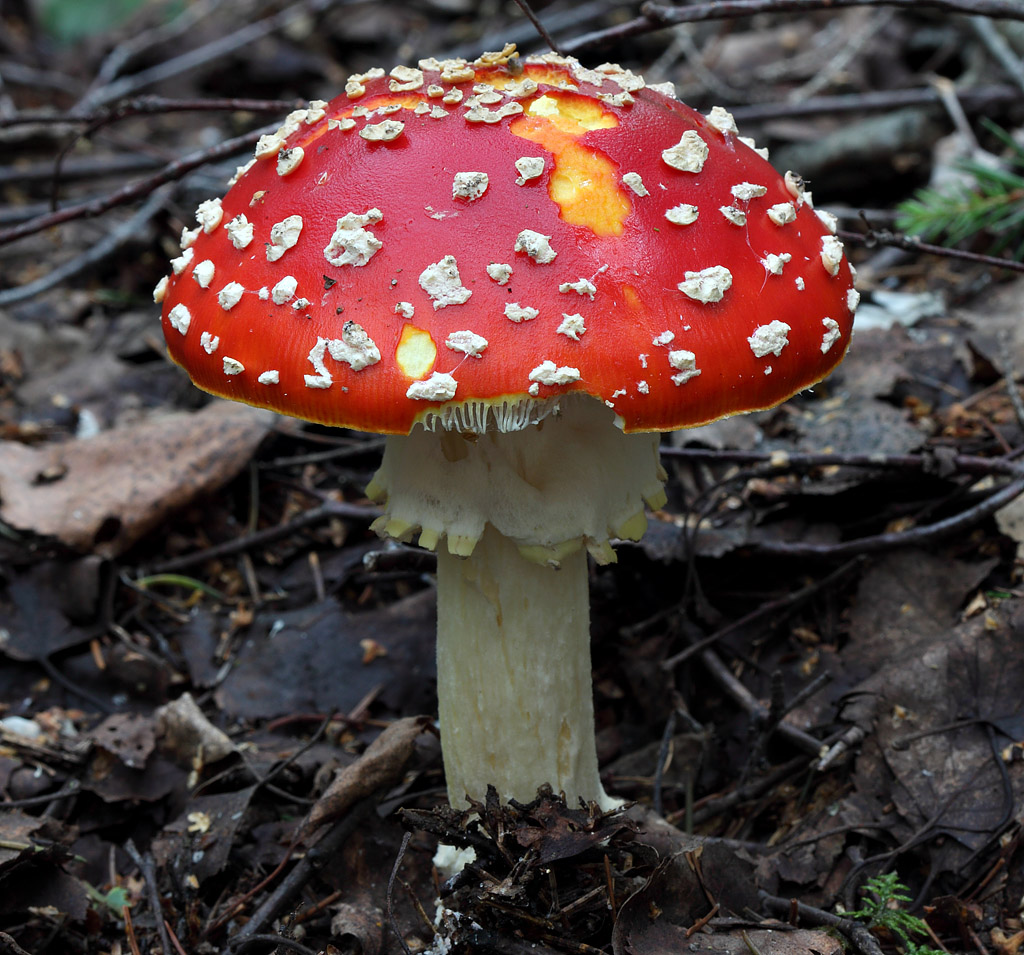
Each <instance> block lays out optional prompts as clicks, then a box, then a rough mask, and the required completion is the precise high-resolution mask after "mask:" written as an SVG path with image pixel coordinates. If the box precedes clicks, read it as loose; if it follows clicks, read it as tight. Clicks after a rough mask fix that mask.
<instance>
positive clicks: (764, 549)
mask: <svg viewBox="0 0 1024 955" xmlns="http://www.w3.org/2000/svg"><path fill="white" fill-rule="evenodd" d="M662 454H663V455H664V456H665V457H674V458H691V459H692V460H702V459H703V460H707V459H709V458H710V459H717V460H719V461H722V462H725V461H731V462H733V463H748V464H756V463H761V464H766V465H768V466H769V470H777V469H789V468H794V469H800V468H814V467H822V466H825V465H826V464H828V463H831V464H832V465H845V466H847V467H866V468H885V469H893V468H907V469H917V470H921V471H926V472H927V471H932V472H940V471H942V469H943V468H948V469H949V470H950V472H951V473H955V472H957V471H963V472H966V473H972V474H979V475H984V474H1004V475H1008V476H1012V477H1013V480H1012V481H1010V482H1009V483H1008V484H1006V485H1005V486H1004V487H1002V488H1001V489H1000V490H998V491H995V492H994V493H992V494H990V495H989V496H988V497H986V498H985V499H984V500H982V501H980V502H979V503H978V504H975V505H974V506H973V507H969V508H968V509H967V510H965V511H961V512H960V513H959V514H955V515H953V516H952V517H948V518H945V519H943V520H940V521H935V522H934V523H932V524H923V525H921V526H920V527H913V528H911V529H910V530H905V531H897V532H894V533H886V534H875V535H873V536H870V537H860V538H857V539H856V540H851V541H842V542H840V543H837V544H813V543H806V542H786V541H753V542H751V543H750V544H748V545H745V546H746V547H748V548H749V549H750V550H751V551H753V552H755V553H762V554H776V555H778V556H784V557H816V558H822V559H829V560H834V559H841V558H845V557H855V556H857V555H859V554H869V553H882V552H884V551H889V550H896V549H898V548H903V547H919V546H922V545H925V544H932V543H934V542H936V541H938V540H942V539H944V538H946V537H950V536H952V535H954V534H958V533H960V532H962V531H964V530H967V529H968V528H970V527H974V526H975V525H977V524H978V523H980V522H981V521H983V520H985V519H986V518H988V517H990V516H991V515H992V514H994V513H995V512H996V511H998V510H1000V509H1001V508H1003V507H1006V505H1007V504H1009V503H1010V502H1011V501H1012V500H1014V499H1015V498H1017V497H1018V496H1019V495H1020V494H1022V493H1024V468H1022V467H1021V465H1020V464H1018V463H1016V462H1015V461H1014V460H1013V457H1015V456H1016V452H1015V454H1014V455H1005V456H1003V457H1001V458H979V457H974V456H970V455H952V456H951V457H950V459H949V460H940V459H939V458H938V457H936V456H935V455H915V454H905V455H884V454H780V455H777V456H773V455H772V454H769V453H761V452H757V451H737V452H732V451H724V452H721V451H719V452H716V451H706V450H697V449H688V448H662Z"/></svg>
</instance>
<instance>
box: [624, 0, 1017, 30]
mask: <svg viewBox="0 0 1024 955" xmlns="http://www.w3.org/2000/svg"><path fill="white" fill-rule="evenodd" d="M845 7H881V8H885V7H896V8H897V9H903V10H914V11H917V10H920V9H921V8H922V7H925V8H931V9H933V10H942V11H944V12H946V13H965V14H973V15H975V16H985V17H991V18H993V19H1005V20H1024V7H1022V6H1021V5H1020V3H1018V2H1017V0H716V2H713V3H695V4H693V5H692V6H689V7H666V6H664V5H663V4H660V3H645V4H644V5H643V6H642V7H641V8H640V10H641V13H643V15H644V16H645V17H646V18H647V19H649V20H656V21H658V22H659V23H662V24H664V25H666V26H669V25H673V24H676V23H700V22H702V21H705V20H726V19H730V20H731V19H733V18H735V17H752V16H755V15H756V14H760V13H807V12H808V11H810V10H830V11H831V10H841V9H843V8H845Z"/></svg>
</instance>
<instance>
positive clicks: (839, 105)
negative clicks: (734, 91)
mask: <svg viewBox="0 0 1024 955" xmlns="http://www.w3.org/2000/svg"><path fill="white" fill-rule="evenodd" d="M956 96H957V99H958V100H959V102H960V105H961V106H963V107H964V109H966V110H969V111H971V112H984V111H986V110H989V109H991V108H992V107H993V106H996V105H998V104H1002V103H1018V102H1020V90H1019V89H1017V88H1016V87H1013V86H1009V85H998V86H976V87H973V88H970V89H958V90H957V93H956ZM940 102H941V100H940V97H939V93H938V91H937V90H936V89H935V88H934V87H920V88H917V89H906V90H867V91H865V92H863V93H842V94H838V95H835V96H812V97H811V98H809V99H805V100H801V101H799V102H790V101H788V100H785V101H782V102H772V103H755V104H752V105H749V106H732V107H730V112H731V113H732V114H733V116H734V118H735V119H736V122H737V123H740V124H743V123H757V122H763V121H765V120H769V119H781V118H789V117H796V116H835V115H837V114H843V113H867V112H876V111H877V112H882V111H885V112H887V111H890V110H898V109H904V108H906V107H908V106H932V105H937V104H939V103H940Z"/></svg>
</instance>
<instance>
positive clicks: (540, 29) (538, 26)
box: [516, 0, 562, 53]
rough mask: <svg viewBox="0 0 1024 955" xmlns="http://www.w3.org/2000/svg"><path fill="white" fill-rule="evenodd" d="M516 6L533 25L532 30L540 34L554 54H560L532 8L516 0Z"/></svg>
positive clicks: (525, 0)
mask: <svg viewBox="0 0 1024 955" xmlns="http://www.w3.org/2000/svg"><path fill="white" fill-rule="evenodd" d="M516 6H518V7H519V9H520V10H522V11H523V13H524V14H525V15H526V19H527V20H529V21H530V23H532V24H533V28H534V29H535V30H536V31H537V32H538V33H539V34H540V38H541V39H542V40H543V41H544V42H545V43H546V44H547V45H548V46H549V47H551V49H552V50H554V51H555V53H561V52H562V51H561V50H560V49H559V48H558V46H557V44H556V43H555V41H554V40H553V39H552V38H551V34H550V33H548V31H547V29H546V28H545V26H544V24H543V23H541V22H540V17H538V16H537V14H536V13H534V12H533V7H531V6H530V4H529V3H528V2H527V0H516Z"/></svg>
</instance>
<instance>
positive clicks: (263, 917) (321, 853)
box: [204, 797, 377, 944]
mask: <svg viewBox="0 0 1024 955" xmlns="http://www.w3.org/2000/svg"><path fill="white" fill-rule="evenodd" d="M376 805H377V800H376V799H375V798H374V797H371V798H368V799H364V800H363V801H362V802H359V803H357V804H356V805H355V806H353V807H352V809H351V810H350V811H349V813H348V814H347V815H346V816H344V817H343V818H342V819H341V820H340V821H339V822H337V823H336V824H335V825H334V826H333V828H331V829H329V830H328V831H327V832H326V833H325V834H324V837H323V838H322V839H320V840H319V842H317V843H316V845H314V846H313V847H312V848H311V849H310V850H309V851H308V852H307V853H306V854H305V855H304V856H303V857H302V858H301V859H299V861H298V862H297V863H296V864H295V866H294V867H293V868H292V870H291V871H290V872H289V873H288V875H287V876H286V877H285V878H284V879H282V880H281V884H280V885H278V887H277V888H276V889H275V890H274V891H273V892H272V893H271V894H270V895H269V896H268V897H267V898H266V899H265V900H264V901H263V903H262V904H261V905H260V906H259V908H257V909H256V911H255V912H253V914H252V916H251V917H250V918H249V921H248V922H246V923H245V925H243V926H242V928H241V929H239V931H238V932H236V933H235V936H234V938H233V940H232V943H231V944H237V942H238V941H240V940H241V939H248V938H250V937H252V936H253V935H256V934H258V933H259V932H260V930H261V929H262V928H263V927H264V926H266V925H268V924H269V923H270V922H271V921H272V920H273V919H275V918H276V917H277V916H278V914H279V913H280V912H281V911H282V910H283V909H285V908H287V907H288V906H289V905H290V904H291V902H292V900H293V899H294V898H295V896H296V895H298V894H299V893H300V892H301V891H302V888H303V886H304V885H306V883H307V882H309V880H310V879H311V878H312V877H313V876H314V874H315V873H316V871H317V869H319V868H322V867H323V866H324V865H325V864H326V863H327V861H328V860H329V859H330V858H332V857H333V856H334V855H336V854H337V852H338V850H339V849H340V848H341V846H342V845H344V844H345V842H347V841H348V838H349V837H350V836H351V835H352V833H353V832H355V831H356V829H358V828H359V827H360V826H361V825H362V824H363V823H364V822H365V820H366V817H367V816H369V815H370V812H371V811H372V810H373V808H374V807H375V806H376ZM292 848H294V846H292ZM290 857H291V851H289V852H288V854H287V855H286V856H285V858H284V860H282V862H281V864H280V865H278V866H277V868H276V869H275V870H274V871H273V872H272V873H271V874H270V875H269V876H268V877H267V878H266V879H264V880H263V882H262V883H261V884H260V885H259V886H256V887H255V888H253V889H251V890H250V891H249V892H247V893H246V896H245V898H243V899H241V900H239V902H237V903H236V904H234V905H232V906H231V908H230V909H229V910H228V911H227V912H226V913H225V914H224V915H222V916H221V917H220V918H219V919H217V921H216V922H214V923H213V924H212V925H210V926H209V928H207V930H206V931H205V933H204V934H205V935H206V936H207V937H209V936H210V935H212V934H213V933H214V932H215V931H217V930H219V929H220V928H221V927H222V926H224V925H225V924H226V923H227V922H228V921H229V920H230V919H232V918H234V917H235V915H237V914H238V911H239V907H240V906H241V905H242V904H243V903H244V902H245V901H246V900H247V899H249V898H252V896H253V895H255V893H256V892H257V891H259V889H260V888H262V887H263V886H265V885H266V884H267V883H268V882H270V881H271V880H272V879H274V878H276V877H277V874H278V873H279V872H280V871H281V869H283V868H284V865H285V863H286V862H287V861H288V859H289V858H290Z"/></svg>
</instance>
